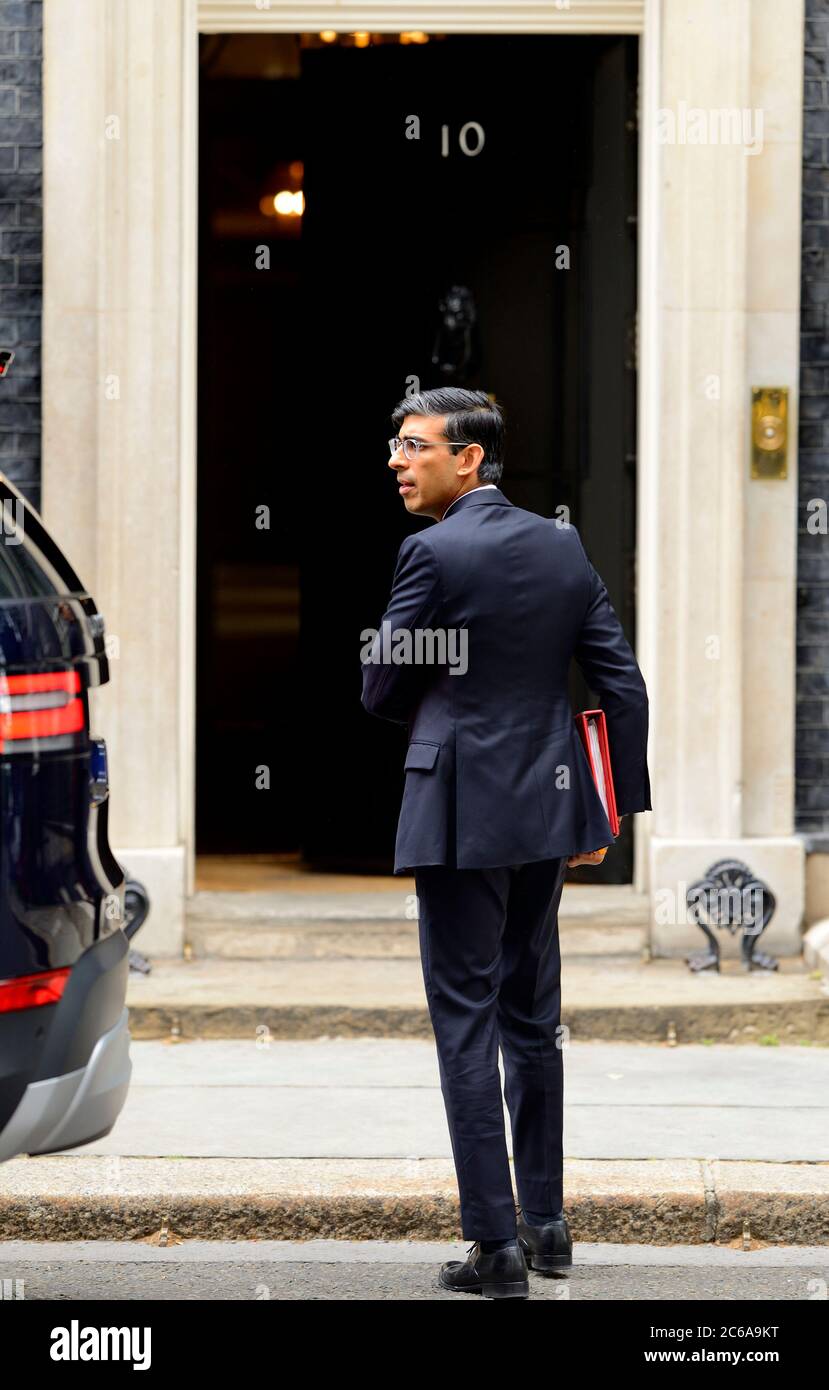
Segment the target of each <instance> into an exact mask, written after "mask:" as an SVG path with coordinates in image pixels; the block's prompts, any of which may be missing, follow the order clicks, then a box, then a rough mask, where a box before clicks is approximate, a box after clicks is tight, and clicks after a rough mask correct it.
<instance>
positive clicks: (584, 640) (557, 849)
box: [362, 488, 652, 874]
mask: <svg viewBox="0 0 829 1390" xmlns="http://www.w3.org/2000/svg"><path fill="white" fill-rule="evenodd" d="M384 626H385V628H386V632H387V636H386V643H385V651H384V648H383V629H384ZM441 629H443V630H445V629H454V630H455V639H454V640H455V643H456V646H455V647H454V649H453V647H452V646H451V643H450V644H449V645H448V646H447V648H446V651H445V652H442V651H441V649H440V647H439V645H437V640H436V639H435V637H434V635H432V636H431V637H430V636H429V635H428V634H429V632H431V633H432V634H434V632H435V630H441ZM418 630H419V631H420V632H421V633H422V632H423V630H428V631H427V633H426V635H425V636H424V637H422V638H421V640H422V642H423V647H422V650H421V655H424V654H426V653H428V651H429V643H430V642H433V643H435V645H433V646H432V648H431V650H432V655H433V656H436V655H438V656H440V655H442V656H444V657H445V658H446V659H445V661H444V664H425V663H423V662H421V663H420V664H418V663H417V662H414V663H411V664H407V663H406V662H402V661H398V662H395V661H394V660H392V659H390V658H391V656H392V655H393V654H394V651H395V649H396V650H397V653H398V656H399V655H401V654H403V655H405V654H406V653H405V644H406V641H407V636H406V634H407V633H408V634H411V639H412V646H411V652H416V650H417V648H416V646H415V645H414V642H413V638H414V637H415V636H416V635H417V632H418ZM462 631H465V633H466V637H465V638H464V637H463V636H462ZM401 633H402V636H401V635H400V634H401ZM464 641H465V642H466V652H465V656H464V649H463V642H464ZM410 654H411V653H410ZM374 655H375V656H380V657H381V658H382V657H384V656H385V659H384V660H383V659H381V660H378V661H374V662H372V661H371V660H368V659H367V655H366V650H365V649H364V654H363V657H362V660H363V694H362V704H363V706H364V707H365V709H367V710H368V711H369V712H370V713H371V714H376V715H379V716H380V717H381V718H384V719H391V720H394V721H396V722H398V723H401V724H406V725H408V730H409V746H408V752H407V754H406V761H405V764H404V766H405V771H406V781H405V789H404V793H403V802H402V805H401V808H400V819H399V823H398V828H397V841H396V845H395V859H394V872H395V873H396V874H399V873H405V872H406V871H407V870H410V869H412V868H414V867H415V866H417V865H420V864H450V865H454V866H455V867H457V868H459V869H467V868H469V869H471V868H487V867H491V866H495V865H504V864H523V863H528V862H530V861H532V860H538V859H551V858H556V857H558V856H559V855H565V854H566V855H571V854H575V853H578V852H585V851H588V850H594V849H599V848H601V846H602V845H610V844H612V843H613V833H612V831H611V829H610V824H609V822H608V819H607V816H606V815H605V812H604V808H603V806H602V803H601V799H600V797H599V794H598V792H597V791H596V788H595V785H594V782H593V778H592V776H591V774H590V767H589V764H588V761H587V755H586V754H585V751H584V748H583V747H582V744H581V740H580V739H579V736H578V733H577V732H576V727H575V723H574V720H573V713H572V709H571V705H570V699H569V694H568V673H569V667H570V661H571V658H575V660H576V661H577V662H578V664H579V666H580V667H581V669H582V671H583V673H584V676H585V678H586V680H587V682H588V685H589V686H590V688H591V689H592V690H594V691H595V692H596V694H597V695H598V697H599V704H600V706H601V708H602V709H604V711H605V714H606V718H607V729H608V739H609V743H610V752H611V764H612V769H613V780H614V786H615V791H616V805H617V810H618V812H619V815H626V814H628V813H630V812H632V811H649V810H651V809H652V808H651V799H650V780H649V776H648V765H647V739H648V696H647V691H646V688H645V682H644V680H643V678H642V673H641V671H640V670H639V667H638V665H637V662H636V657H635V656H634V654H633V651H632V650H631V648H630V645H629V643H628V641H627V639H626V637H625V635H624V632H623V630H622V626H621V624H620V622H619V619H618V617H617V615H616V612H615V611H614V609H613V607H612V605H611V603H610V601H609V599H608V595H607V589H606V587H605V585H604V583H603V581H602V580H601V579H600V577H599V575H598V574H597V573H596V571H595V569H594V568H593V566H592V564H591V563H590V561H589V559H588V557H587V555H586V553H585V550H584V547H583V545H582V541H581V537H580V536H579V533H578V531H577V530H576V527H575V526H573V525H572V524H567V525H565V524H561V525H559V524H557V522H556V520H555V519H552V518H547V517H541V516H537V515H536V513H535V512H529V511H525V510H524V509H523V508H522V507H516V506H514V505H513V503H511V502H510V501H509V500H508V499H507V498H506V497H505V496H504V494H503V492H502V491H501V489H500V488H486V489H483V490H481V491H470V492H469V493H465V494H463V495H462V496H461V497H459V498H457V500H456V501H455V502H453V503H452V504H451V507H450V508H449V509H448V511H447V513H446V515H445V517H444V519H443V520H442V521H440V522H437V523H435V524H434V525H431V526H428V527H426V528H425V529H424V530H422V531H419V532H417V533H415V534H414V535H411V536H407V537H406V539H405V540H404V541H403V544H402V545H401V547H400V551H399V554H398V558H397V566H396V568H395V572H394V580H393V585H392V593H391V597H390V599H389V604H388V607H387V609H386V612H385V613H384V615H383V618H382V620H381V624H380V636H379V637H378V638H377V639H376V641H375V643H374ZM464 661H465V663H466V667H467V669H466V671H465V673H464V674H460V673H459V671H460V668H461V667H462V665H463V664H464ZM452 662H454V664H455V666H456V668H457V669H456V673H455V674H452Z"/></svg>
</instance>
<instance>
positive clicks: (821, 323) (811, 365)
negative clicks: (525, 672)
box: [795, 0, 829, 851]
mask: <svg viewBox="0 0 829 1390" xmlns="http://www.w3.org/2000/svg"><path fill="white" fill-rule="evenodd" d="M803 105H804V111H803V256H802V267H801V285H800V288H801V301H800V432H799V441H798V443H799V449H798V455H799V477H800V485H799V509H798V543H797V579H798V610H797V723H796V739H795V766H796V779H797V780H796V795H795V805H796V819H795V824H796V828H797V829H798V831H800V832H801V833H804V834H805V835H806V838H807V843H808V844H809V846H810V847H811V848H813V849H816V850H824V851H829V536H826V535H820V534H815V535H810V534H809V532H807V530H806V523H807V521H808V520H809V516H810V512H809V511H808V510H807V505H808V503H809V501H810V500H811V499H812V498H823V499H824V500H825V501H826V502H827V505H829V0H806V35H805V52H804V102H803ZM812 524H813V525H814V522H813V523H812Z"/></svg>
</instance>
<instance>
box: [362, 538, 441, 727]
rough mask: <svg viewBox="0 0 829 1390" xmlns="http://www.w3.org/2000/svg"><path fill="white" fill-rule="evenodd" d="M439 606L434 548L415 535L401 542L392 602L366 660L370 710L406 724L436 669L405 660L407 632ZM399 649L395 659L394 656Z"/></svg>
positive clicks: (427, 622) (365, 700)
mask: <svg viewBox="0 0 829 1390" xmlns="http://www.w3.org/2000/svg"><path fill="white" fill-rule="evenodd" d="M439 610H440V571H439V567H438V559H437V556H436V554H435V551H434V547H433V546H432V545H430V544H429V543H428V541H424V540H423V538H422V537H421V536H420V535H418V534H415V535H413V536H407V537H406V539H405V540H404V541H403V544H402V545H401V547H400V550H399V552H398V556H397V565H396V567H395V571H394V579H393V581H392V591H391V596H390V598H389V603H388V607H387V608H386V611H385V613H384V614H383V617H382V619H381V621H380V631H379V633H378V635H377V637H376V638H375V639H374V641H373V643H372V646H371V649H370V650H369V651H368V652H365V653H364V655H363V657H362V661H363V694H362V700H361V703H362V705H363V708H364V709H366V710H368V712H369V714H376V715H378V716H379V717H380V718H381V719H391V720H393V721H394V722H395V723H397V724H407V723H408V722H409V719H410V718H411V716H412V715H413V714H414V712H415V710H416V708H417V706H418V704H419V702H420V699H421V697H422V695H423V691H424V689H425V687H426V685H427V684H428V682H429V679H430V676H432V675H433V674H434V673H433V671H432V669H431V668H430V667H428V666H423V665H422V664H412V662H411V661H408V662H407V661H403V660H401V657H402V656H405V655H406V651H405V643H406V637H405V634H406V633H407V632H412V631H413V630H414V629H415V628H429V627H431V626H432V625H433V622H434V620H435V619H436V618H437V617H438V614H439ZM395 653H396V654H397V661H395V660H394V659H393V658H394V655H395Z"/></svg>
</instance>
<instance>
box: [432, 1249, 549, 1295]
mask: <svg viewBox="0 0 829 1390" xmlns="http://www.w3.org/2000/svg"><path fill="white" fill-rule="evenodd" d="M438 1283H439V1284H440V1285H441V1287H442V1288H444V1289H453V1290H454V1291H455V1293H481V1294H483V1296H484V1298H529V1296H530V1281H529V1278H528V1277H527V1262H526V1260H525V1259H524V1253H523V1251H522V1250H521V1248H520V1246H519V1245H517V1244H516V1245H505V1246H504V1247H503V1249H501V1250H493V1251H492V1253H491V1254H490V1255H487V1254H486V1253H485V1252H484V1251H483V1250H482V1249H481V1242H480V1241H479V1240H476V1241H475V1242H474V1243H473V1244H472V1245H470V1247H469V1250H468V1251H467V1254H466V1259H465V1260H449V1261H448V1263H447V1264H444V1265H441V1267H440V1274H439V1275H438Z"/></svg>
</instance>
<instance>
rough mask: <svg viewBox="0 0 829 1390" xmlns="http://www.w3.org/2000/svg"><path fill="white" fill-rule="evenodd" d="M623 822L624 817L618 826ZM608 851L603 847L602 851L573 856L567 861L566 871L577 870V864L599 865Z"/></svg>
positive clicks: (607, 847) (621, 817) (597, 850)
mask: <svg viewBox="0 0 829 1390" xmlns="http://www.w3.org/2000/svg"><path fill="white" fill-rule="evenodd" d="M623 820H624V816H620V817H619V825H620V826H621V824H622V821H623ZM608 849H609V846H608V845H605V847H604V849H593V850H591V851H590V853H589V854H573V855H571V856H570V858H569V859H568V860H567V867H568V869H577V868H578V866H579V864H601V862H602V860H603V859H604V857H605V855H606V854H607V851H608Z"/></svg>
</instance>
